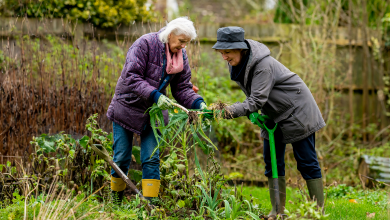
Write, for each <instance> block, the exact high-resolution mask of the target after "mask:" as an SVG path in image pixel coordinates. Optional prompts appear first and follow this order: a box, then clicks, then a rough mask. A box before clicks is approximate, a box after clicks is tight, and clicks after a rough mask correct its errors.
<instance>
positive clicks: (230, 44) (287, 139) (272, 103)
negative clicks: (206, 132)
mask: <svg viewBox="0 0 390 220" xmlns="http://www.w3.org/2000/svg"><path fill="white" fill-rule="evenodd" d="M213 48H214V49H216V50H217V51H218V52H220V53H221V55H222V57H223V59H224V60H226V61H227V62H228V64H229V70H230V77H231V79H232V80H233V81H235V82H236V83H237V84H238V85H239V86H240V87H241V89H242V91H243V92H244V93H245V95H246V100H245V101H244V102H242V103H240V102H237V103H235V104H233V105H231V106H228V107H226V110H227V111H228V112H229V114H228V115H229V116H230V118H236V117H240V116H247V117H249V115H250V114H252V113H253V114H256V113H257V111H259V110H261V113H262V114H264V115H268V116H269V117H270V118H271V119H272V120H268V121H266V125H267V127H271V128H273V127H274V125H275V123H278V126H277V129H276V131H275V142H276V143H275V148H276V158H277V167H278V175H279V179H278V182H279V190H280V200H281V206H282V210H284V206H285V201H286V180H285V177H284V175H285V171H284V167H285V164H284V154H285V149H286V144H288V143H291V144H292V146H293V150H294V157H295V159H296V161H297V168H298V170H299V171H300V173H301V175H302V177H303V178H304V179H305V180H306V183H307V187H308V189H309V194H310V197H311V198H312V199H313V198H314V199H315V200H317V204H318V206H320V207H323V205H324V194H323V184H322V175H321V168H320V166H319V163H318V160H317V154H316V151H315V132H316V131H318V130H319V129H321V128H323V127H324V126H325V122H324V120H323V118H322V115H321V112H320V110H319V108H318V106H317V104H316V101H315V100H314V98H313V96H312V94H311V92H310V90H309V88H308V87H307V86H306V84H305V83H304V82H303V80H302V79H301V78H300V77H299V76H298V75H297V74H295V73H293V72H291V71H290V70H289V69H287V68H286V67H285V66H283V64H281V63H280V62H278V61H277V60H276V59H274V58H273V57H271V56H270V50H269V49H268V48H267V47H266V46H265V45H264V44H262V43H259V42H257V41H254V40H250V39H244V29H242V28H241V27H224V28H220V29H218V32H217V43H216V44H215V45H214V46H213ZM255 112H256V113H255ZM205 116H206V117H208V118H213V117H212V113H208V114H205ZM261 136H262V137H263V138H264V161H265V164H266V166H265V169H266V171H265V175H266V176H267V177H268V183H269V188H270V189H272V186H273V183H272V170H271V158H270V147H269V141H268V134H267V131H266V130H264V129H262V130H261ZM270 198H271V203H272V207H273V209H272V211H271V213H270V215H275V214H276V209H275V201H274V198H275V197H274V191H273V190H270Z"/></svg>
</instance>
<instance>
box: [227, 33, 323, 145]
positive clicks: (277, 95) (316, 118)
mask: <svg viewBox="0 0 390 220" xmlns="http://www.w3.org/2000/svg"><path fill="white" fill-rule="evenodd" d="M246 41H247V42H248V43H249V45H250V55H249V60H248V64H247V66H246V70H245V76H244V85H241V83H239V82H237V84H238V85H239V86H240V87H241V89H242V91H244V93H245V95H246V97H247V98H246V100H245V101H244V102H242V103H240V102H237V103H235V104H233V105H231V106H229V107H228V110H229V111H230V112H231V113H232V117H234V118H236V117H240V116H248V115H249V114H250V113H252V112H257V111H258V110H261V113H262V114H264V115H268V116H270V118H272V119H273V121H274V122H275V123H278V127H280V129H281V131H282V133H283V140H282V141H283V143H294V142H296V141H299V140H302V139H304V138H306V137H308V136H309V135H311V134H313V133H314V132H316V131H318V130H319V129H321V128H323V127H324V126H325V122H324V119H323V118H322V115H321V112H320V110H319V108H318V106H317V103H316V101H315V100H314V97H313V95H312V94H311V92H310V90H309V88H308V87H307V86H306V84H305V83H304V82H303V80H302V79H301V78H300V77H299V76H298V75H297V74H295V73H293V72H291V71H290V70H289V69H287V68H286V67H285V66H284V65H283V64H281V63H279V62H278V61H277V60H276V59H274V58H273V57H271V56H270V54H271V52H270V50H269V49H268V48H267V47H266V46H265V45H264V44H262V43H259V42H257V41H254V40H249V39H248V40H246ZM230 68H231V67H230ZM261 136H262V137H263V138H266V139H268V133H267V131H265V130H262V131H261Z"/></svg>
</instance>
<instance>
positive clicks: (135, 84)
mask: <svg viewBox="0 0 390 220" xmlns="http://www.w3.org/2000/svg"><path fill="white" fill-rule="evenodd" d="M148 53H149V50H148V46H147V43H146V40H143V39H139V40H138V41H136V42H134V44H133V45H132V46H131V47H130V49H129V51H128V53H127V56H126V63H125V65H124V66H123V70H122V74H121V78H122V80H123V84H124V86H125V87H126V90H127V91H130V92H132V93H134V94H136V95H138V96H140V97H141V98H143V99H149V97H150V94H151V93H152V91H153V90H155V89H156V88H155V87H153V86H152V85H150V84H149V83H148V82H147V81H146V79H145V77H146V65H147V63H148V57H149V56H148Z"/></svg>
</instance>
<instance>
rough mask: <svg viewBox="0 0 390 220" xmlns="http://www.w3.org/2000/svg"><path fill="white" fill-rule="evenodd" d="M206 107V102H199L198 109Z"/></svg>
mask: <svg viewBox="0 0 390 220" xmlns="http://www.w3.org/2000/svg"><path fill="white" fill-rule="evenodd" d="M203 109H207V105H206V103H204V102H202V103H200V110H203Z"/></svg>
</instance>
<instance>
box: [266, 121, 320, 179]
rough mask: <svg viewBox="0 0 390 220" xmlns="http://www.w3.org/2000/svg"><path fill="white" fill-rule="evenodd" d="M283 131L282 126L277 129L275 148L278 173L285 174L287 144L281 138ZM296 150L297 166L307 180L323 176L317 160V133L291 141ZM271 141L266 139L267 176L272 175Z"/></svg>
mask: <svg viewBox="0 0 390 220" xmlns="http://www.w3.org/2000/svg"><path fill="white" fill-rule="evenodd" d="M281 132H282V131H281V130H280V128H276V130H275V135H274V136H275V150H276V161H277V166H278V175H279V176H284V175H285V172H284V166H285V164H284V153H285V151H286V144H284V143H282V142H281V141H280V140H281V138H278V137H280V135H283V134H282V133H281ZM291 145H292V146H293V150H294V157H295V160H296V161H297V168H298V170H299V172H301V175H302V177H303V178H304V179H305V180H310V179H317V178H321V177H322V175H321V168H320V164H319V163H318V160H317V153H316V150H315V133H313V134H312V135H310V136H308V137H307V138H305V139H303V140H300V141H297V142H294V143H291ZM269 147H270V146H269V141H268V140H266V139H264V151H263V157H264V162H265V175H266V176H267V177H272V168H271V155H270V148H269Z"/></svg>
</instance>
